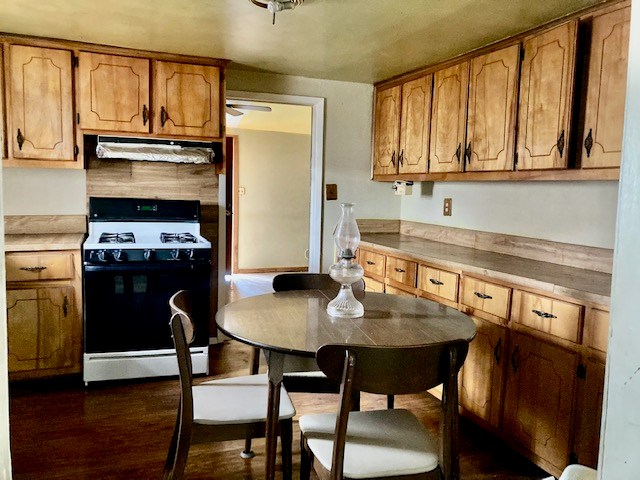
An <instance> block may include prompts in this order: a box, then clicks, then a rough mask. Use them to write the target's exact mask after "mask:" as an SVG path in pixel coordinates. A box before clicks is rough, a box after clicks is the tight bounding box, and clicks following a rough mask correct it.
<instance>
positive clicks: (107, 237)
mask: <svg viewBox="0 0 640 480" xmlns="http://www.w3.org/2000/svg"><path fill="white" fill-rule="evenodd" d="M98 243H136V237H135V236H134V235H133V232H125V233H108V232H105V233H103V234H102V235H100V240H98Z"/></svg>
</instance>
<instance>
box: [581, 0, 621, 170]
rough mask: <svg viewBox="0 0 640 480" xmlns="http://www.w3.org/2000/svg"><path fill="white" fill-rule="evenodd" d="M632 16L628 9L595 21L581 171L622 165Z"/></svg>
mask: <svg viewBox="0 0 640 480" xmlns="http://www.w3.org/2000/svg"><path fill="white" fill-rule="evenodd" d="M630 16H631V8H630V7H626V8H623V9H620V10H616V11H614V12H610V13H607V14H605V15H601V16H598V17H594V19H593V23H592V30H591V32H592V33H591V51H590V53H589V72H588V80H587V95H586V103H585V118H584V137H583V141H582V155H581V165H582V168H604V167H619V166H620V157H621V152H622V126H623V122H624V102H625V96H626V90H627V58H628V53H629V22H630Z"/></svg>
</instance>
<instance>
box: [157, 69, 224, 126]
mask: <svg viewBox="0 0 640 480" xmlns="http://www.w3.org/2000/svg"><path fill="white" fill-rule="evenodd" d="M155 79H156V84H155V100H154V105H155V108H154V118H155V119H156V120H155V121H156V124H155V125H156V128H155V130H156V132H157V133H160V134H166V135H179V136H194V137H213V138H217V137H220V136H221V135H222V132H221V129H220V126H221V123H220V69H219V68H218V67H213V66H208V65H190V64H186V63H169V62H157V64H156V75H155Z"/></svg>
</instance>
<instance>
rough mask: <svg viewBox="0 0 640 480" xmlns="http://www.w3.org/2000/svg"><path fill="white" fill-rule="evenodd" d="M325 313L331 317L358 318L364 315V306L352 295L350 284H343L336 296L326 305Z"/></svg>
mask: <svg viewBox="0 0 640 480" xmlns="http://www.w3.org/2000/svg"><path fill="white" fill-rule="evenodd" d="M327 313H328V314H329V315H331V316H332V317H340V318H358V317H362V316H364V306H363V305H362V303H360V302H359V301H358V300H356V297H354V296H353V291H352V290H351V284H343V285H342V286H341V287H340V291H339V292H338V295H337V296H336V298H334V299H333V300H331V301H330V302H329V305H327Z"/></svg>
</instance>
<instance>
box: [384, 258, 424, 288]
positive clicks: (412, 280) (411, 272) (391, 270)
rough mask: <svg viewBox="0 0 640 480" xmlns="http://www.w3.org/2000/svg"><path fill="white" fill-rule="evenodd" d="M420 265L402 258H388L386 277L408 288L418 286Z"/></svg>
mask: <svg viewBox="0 0 640 480" xmlns="http://www.w3.org/2000/svg"><path fill="white" fill-rule="evenodd" d="M417 270H418V264H417V263H416V262H410V261H408V260H402V259H401V258H396V257H389V256H387V268H386V277H387V278H388V279H389V280H393V281H395V282H398V283H402V284H403V285H406V286H407V287H415V286H416V272H417Z"/></svg>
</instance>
